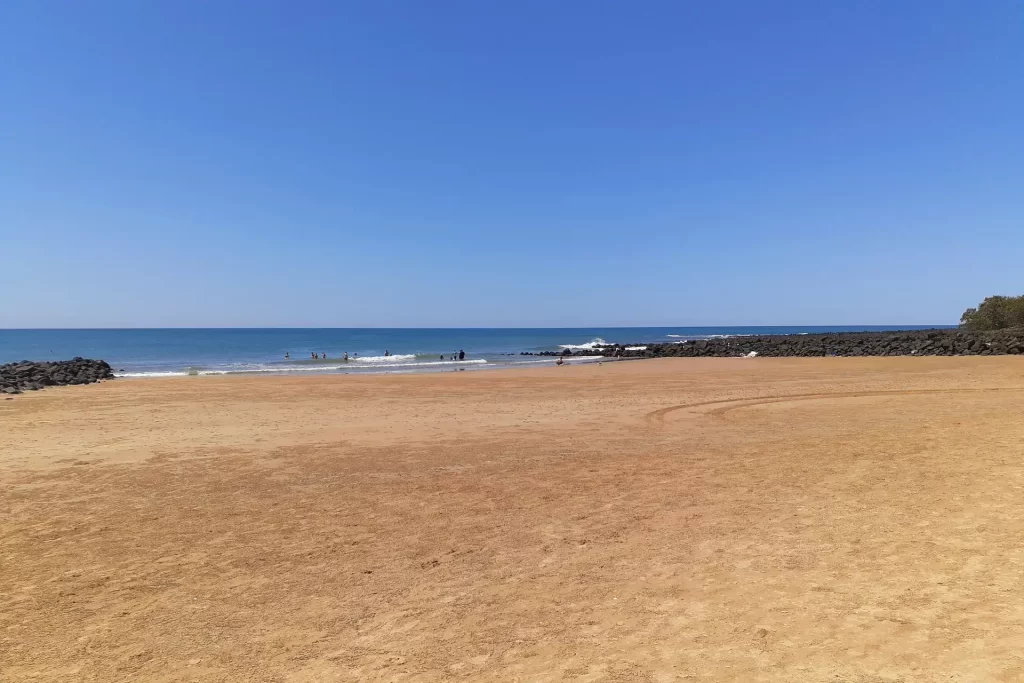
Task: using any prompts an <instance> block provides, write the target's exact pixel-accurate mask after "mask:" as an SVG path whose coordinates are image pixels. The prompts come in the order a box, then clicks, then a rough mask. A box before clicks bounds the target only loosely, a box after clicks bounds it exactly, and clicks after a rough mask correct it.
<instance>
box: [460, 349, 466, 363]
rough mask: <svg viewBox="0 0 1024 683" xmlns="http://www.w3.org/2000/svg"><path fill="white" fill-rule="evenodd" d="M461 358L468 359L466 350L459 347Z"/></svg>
mask: <svg viewBox="0 0 1024 683" xmlns="http://www.w3.org/2000/svg"><path fill="white" fill-rule="evenodd" d="M459 360H466V352H465V351H463V350H462V349H459Z"/></svg>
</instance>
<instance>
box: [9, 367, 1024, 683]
mask: <svg viewBox="0 0 1024 683" xmlns="http://www.w3.org/2000/svg"><path fill="white" fill-rule="evenodd" d="M1022 586H1024V359H1020V358H1017V357H993V358H864V359H850V358H843V359H833V358H818V359H750V360H746V359H665V360H653V361H644V362H619V363H605V364H603V365H601V366H597V365H591V366H569V367H562V368H555V367H545V368H537V369H532V370H511V371H504V372H453V373H445V374H431V375H417V376H374V377H352V376H317V377H275V378H184V379H170V380H149V381H123V380H121V381H113V382H107V383H104V384H101V385H98V386H83V387H62V388H56V389H47V390H45V391H42V392H34V393H30V394H26V395H23V396H18V397H17V398H16V399H14V400H11V401H2V400H0V680H2V681H4V682H5V683H9V682H12V681H22V680H37V681H155V682H160V681H192V680H195V681H283V682H292V681H396V682H398V681H402V682H406V681H409V682H413V681H416V682H419V681H443V680H466V681H522V682H523V683H526V682H535V681H538V682H543V681H609V682H611V681H655V682H661V681H787V682H789V681H801V682H802V681H808V682H810V681H814V682H816V683H817V682H822V681H829V682H832V681H835V682H844V683H869V682H870V683H881V682H883V681H944V682H949V681H957V682H967V681H972V682H973V681H1008V682H1009V681H1021V680H1024V587H1022Z"/></svg>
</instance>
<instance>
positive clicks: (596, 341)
mask: <svg viewBox="0 0 1024 683" xmlns="http://www.w3.org/2000/svg"><path fill="white" fill-rule="evenodd" d="M607 345H608V342H606V341H605V340H604V339H601V338H600V337H597V338H596V339H592V340H590V341H588V342H587V343H586V344H559V345H558V348H560V349H580V350H582V349H596V348H597V347H598V346H607Z"/></svg>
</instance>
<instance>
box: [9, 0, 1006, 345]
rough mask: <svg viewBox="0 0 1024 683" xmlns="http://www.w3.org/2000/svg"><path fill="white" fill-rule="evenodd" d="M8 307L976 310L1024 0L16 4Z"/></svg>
mask: <svg viewBox="0 0 1024 683" xmlns="http://www.w3.org/2000/svg"><path fill="white" fill-rule="evenodd" d="M0 63H2V64H3V65H4V66H3V68H2V69H0V253H2V254H4V256H5V257H4V258H3V259H0V264H2V265H0V273H2V277H0V282H2V283H3V285H2V290H0V291H2V292H3V294H2V295H0V327H64V326H67V327H82V326H192V325H195V326H262V325H294V326H343V327H348V326H586V325H658V324H664V325H726V324H735V325H753V324H859V323H865V324H867V323H877V324H900V323H906V324H911V323H919V324H930V323H953V322H956V321H957V319H958V318H959V314H960V313H961V312H962V310H963V309H964V308H965V307H967V306H969V305H974V304H975V303H977V302H978V301H979V300H980V299H981V298H983V297H984V296H986V295H989V294H995V293H1004V294H1017V293H1024V276H1022V273H1024V267H1022V263H1024V4H1021V3H1020V2H1018V1H1017V0H991V1H988V2H980V3H970V2H962V1H956V2H952V1H943V0H939V1H936V0H928V1H924V0H904V1H901V2H891V1H884V2H883V1H879V2H865V1H857V2H853V1H850V2H821V1H820V0H814V1H810V0H807V1H792V2H772V3H765V2H755V1H753V0H751V1H749V2H682V1H678V0H674V1H671V2H641V3H625V2H618V1H612V0H607V1H603V2H592V1H587V2H548V1H525V2H524V1H519V2H507V3H494V2H477V1H470V0H467V1H465V2H444V1H433V0H432V1H431V2H359V3H345V2H294V3H285V2H272V3H271V2H226V1H219V2H198V1H191V0H174V1H173V2H171V1H166V2H160V1H156V0H153V1H150V2H136V1H134V0H132V1H127V0H126V1H124V2H110V1H106V2H89V3H81V2H48V1H41V0H7V2H4V3H0Z"/></svg>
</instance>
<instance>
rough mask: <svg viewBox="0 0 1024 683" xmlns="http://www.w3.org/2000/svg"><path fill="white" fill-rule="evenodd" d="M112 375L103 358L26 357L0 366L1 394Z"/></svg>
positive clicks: (93, 379) (89, 382) (83, 381)
mask: <svg viewBox="0 0 1024 683" xmlns="http://www.w3.org/2000/svg"><path fill="white" fill-rule="evenodd" d="M113 377H114V372H113V370H112V369H111V367H110V365H108V364H107V362H106V361H102V360H90V359H88V358H74V359H72V360H59V361H51V362H41V363H37V362H33V361H27V360H25V361H21V362H19V363H7V364H6V365H0V394H20V393H21V392H23V391H34V390H36V389H42V388H43V387H52V386H63V385H66V384H91V383H93V382H98V381H100V380H101V379H113Z"/></svg>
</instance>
